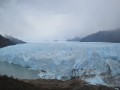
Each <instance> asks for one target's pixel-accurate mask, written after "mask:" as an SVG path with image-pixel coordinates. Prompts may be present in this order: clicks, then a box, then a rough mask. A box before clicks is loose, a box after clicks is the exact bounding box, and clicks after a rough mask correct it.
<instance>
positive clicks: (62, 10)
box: [0, 0, 120, 42]
mask: <svg viewBox="0 0 120 90" xmlns="http://www.w3.org/2000/svg"><path fill="white" fill-rule="evenodd" d="M119 27H120V0H0V33H1V34H8V35H12V36H14V37H17V38H20V39H22V40H25V41H28V42H40V41H43V40H56V39H58V40H65V39H68V38H73V37H76V36H80V37H84V36H86V35H88V34H91V33H94V32H97V31H100V30H111V29H115V28H119Z"/></svg>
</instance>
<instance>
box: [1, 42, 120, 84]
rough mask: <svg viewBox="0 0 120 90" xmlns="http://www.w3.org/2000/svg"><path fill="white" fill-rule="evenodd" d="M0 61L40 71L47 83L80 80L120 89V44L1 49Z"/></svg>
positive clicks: (40, 45) (70, 44) (30, 46)
mask: <svg viewBox="0 0 120 90" xmlns="http://www.w3.org/2000/svg"><path fill="white" fill-rule="evenodd" d="M0 61H6V62H8V63H12V64H17V65H21V66H24V67H27V68H30V69H33V70H39V74H38V75H39V77H40V78H44V79H70V78H71V76H78V77H79V78H80V79H83V80H86V81H87V82H90V83H92V84H105V85H120V44H119V43H80V42H53V43H39V44H20V45H14V46H9V47H5V48H1V49H0Z"/></svg>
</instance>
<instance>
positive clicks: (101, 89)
mask: <svg viewBox="0 0 120 90" xmlns="http://www.w3.org/2000/svg"><path fill="white" fill-rule="evenodd" d="M0 90H115V89H114V88H109V87H106V86H102V85H98V86H96V85H88V84H87V83H86V82H84V81H81V80H78V79H74V80H67V81H59V80H44V79H36V80H18V79H14V78H13V77H7V76H0Z"/></svg>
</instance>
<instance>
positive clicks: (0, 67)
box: [0, 61, 39, 79]
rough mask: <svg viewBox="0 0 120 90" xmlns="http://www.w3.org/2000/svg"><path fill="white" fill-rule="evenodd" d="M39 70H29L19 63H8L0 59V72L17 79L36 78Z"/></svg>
mask: <svg viewBox="0 0 120 90" xmlns="http://www.w3.org/2000/svg"><path fill="white" fill-rule="evenodd" d="M38 73H39V72H38V71H37V70H31V69H28V68H26V67H22V66H20V65H15V64H10V63H7V62H3V61H0V74H1V75H7V76H13V77H15V78H19V79H36V78H39V77H38V76H37V74H38Z"/></svg>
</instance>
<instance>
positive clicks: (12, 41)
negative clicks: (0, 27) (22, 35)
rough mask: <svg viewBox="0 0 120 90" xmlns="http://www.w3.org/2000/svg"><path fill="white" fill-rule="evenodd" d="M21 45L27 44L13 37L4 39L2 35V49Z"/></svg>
mask: <svg viewBox="0 0 120 90" xmlns="http://www.w3.org/2000/svg"><path fill="white" fill-rule="evenodd" d="M20 43H25V42H23V41H21V40H18V39H16V38H13V37H3V36H2V35H0V48H2V47H6V46H9V45H16V44H20Z"/></svg>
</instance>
